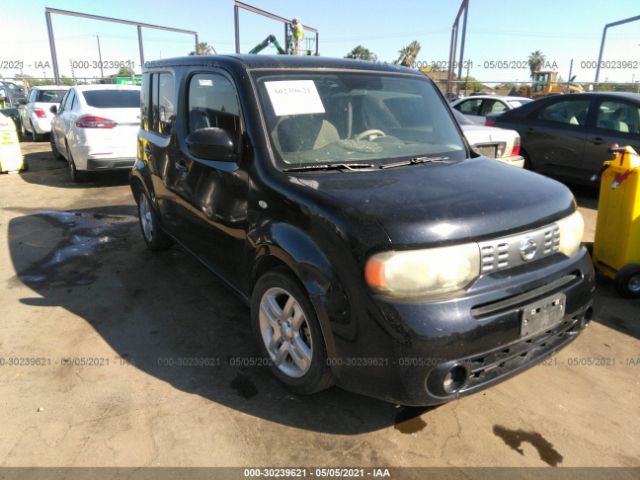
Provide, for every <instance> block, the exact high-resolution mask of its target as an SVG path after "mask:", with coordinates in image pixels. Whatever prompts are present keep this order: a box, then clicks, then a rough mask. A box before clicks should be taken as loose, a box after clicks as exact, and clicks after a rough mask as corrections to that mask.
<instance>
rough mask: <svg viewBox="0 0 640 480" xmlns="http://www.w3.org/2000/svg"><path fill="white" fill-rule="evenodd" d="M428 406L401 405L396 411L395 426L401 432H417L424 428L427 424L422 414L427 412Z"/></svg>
mask: <svg viewBox="0 0 640 480" xmlns="http://www.w3.org/2000/svg"><path fill="white" fill-rule="evenodd" d="M427 410H428V408H423V407H401V408H399V409H398V412H397V413H396V417H395V420H394V423H395V425H394V427H393V428H395V429H396V430H398V431H399V432H400V433H406V434H411V433H417V432H419V431H421V430H423V429H424V428H425V427H426V426H427V422H425V421H424V420H423V419H422V418H420V415H422V414H423V413H424V412H426V411H427Z"/></svg>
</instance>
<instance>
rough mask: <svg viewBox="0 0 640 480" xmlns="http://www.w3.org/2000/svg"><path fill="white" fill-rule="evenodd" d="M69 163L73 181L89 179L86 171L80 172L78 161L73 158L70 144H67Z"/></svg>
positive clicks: (70, 175) (70, 177) (78, 181)
mask: <svg viewBox="0 0 640 480" xmlns="http://www.w3.org/2000/svg"><path fill="white" fill-rule="evenodd" d="M67 163H68V164H69V179H70V180H71V181H72V182H73V183H80V182H84V181H85V180H86V179H87V175H86V172H80V171H78V169H77V168H76V162H75V161H74V160H73V157H72V156H71V151H70V150H69V145H67Z"/></svg>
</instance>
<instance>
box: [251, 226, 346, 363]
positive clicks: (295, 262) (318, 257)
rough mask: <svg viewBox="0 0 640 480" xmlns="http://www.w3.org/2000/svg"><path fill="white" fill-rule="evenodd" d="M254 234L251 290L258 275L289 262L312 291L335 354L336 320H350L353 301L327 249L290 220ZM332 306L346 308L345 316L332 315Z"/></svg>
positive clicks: (311, 297) (333, 307)
mask: <svg viewBox="0 0 640 480" xmlns="http://www.w3.org/2000/svg"><path fill="white" fill-rule="evenodd" d="M250 236H251V237H254V239H255V240H256V241H255V242H251V243H253V244H254V245H256V248H255V250H254V252H255V256H254V258H253V259H252V262H251V269H250V272H251V274H250V275H251V277H250V278H249V279H248V281H249V288H248V291H249V292H251V290H252V289H253V285H254V284H255V282H256V281H257V279H258V277H259V276H260V275H261V274H262V273H263V272H264V271H266V270H267V269H268V268H270V267H272V266H276V265H277V264H284V265H286V267H288V268H289V270H291V272H293V274H294V275H295V276H296V277H297V279H298V280H299V281H300V283H302V285H303V286H304V288H305V290H306V291H307V293H308V294H309V299H310V300H311V303H312V304H313V306H314V308H315V310H316V315H317V317H318V321H319V322H320V328H321V330H322V334H323V335H324V339H325V343H326V347H327V354H328V355H329V356H330V357H332V356H335V355H336V345H335V339H334V333H335V331H336V324H340V323H343V322H348V321H349V302H348V297H347V295H346V293H345V290H344V288H343V285H342V282H341V281H340V279H339V278H338V276H337V275H336V273H335V271H334V269H333V268H332V266H331V265H332V264H331V262H330V260H329V259H328V258H327V256H326V255H325V253H324V252H323V250H322V249H321V248H320V247H319V246H318V245H317V244H316V243H315V242H314V240H313V239H312V238H311V237H310V236H309V235H308V234H307V233H305V232H304V231H302V230H300V229H299V228H297V227H295V226H293V225H291V224H287V223H281V222H277V223H271V224H268V225H264V226H262V228H261V230H260V232H253V235H250ZM249 294H250V293H249ZM328 305H331V308H328ZM329 310H330V311H333V312H336V311H340V312H343V315H341V318H329V315H328V314H327V312H328V311H329ZM341 321H342V322H341Z"/></svg>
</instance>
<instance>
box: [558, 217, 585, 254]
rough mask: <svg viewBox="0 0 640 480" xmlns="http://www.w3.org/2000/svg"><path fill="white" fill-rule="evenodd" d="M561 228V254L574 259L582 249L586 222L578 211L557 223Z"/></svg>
mask: <svg viewBox="0 0 640 480" xmlns="http://www.w3.org/2000/svg"><path fill="white" fill-rule="evenodd" d="M556 224H557V225H558V227H560V252H562V253H564V254H565V255H566V256H567V257H572V256H574V255H575V254H576V253H578V250H579V249H580V245H581V244H582V236H583V235H584V220H583V218H582V215H581V214H580V212H578V211H577V210H576V211H575V212H573V213H572V214H571V215H569V216H568V217H565V218H563V219H562V220H559V221H557V222H556Z"/></svg>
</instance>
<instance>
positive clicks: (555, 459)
mask: <svg viewBox="0 0 640 480" xmlns="http://www.w3.org/2000/svg"><path fill="white" fill-rule="evenodd" d="M493 433H494V434H495V435H497V436H498V437H500V438H501V439H502V440H503V441H504V443H506V444H507V445H509V447H511V449H512V450H515V451H516V452H518V453H519V454H520V455H523V456H524V450H522V448H520V446H521V445H522V444H523V443H524V442H528V443H530V444H531V445H532V446H533V447H534V448H535V449H536V450H538V455H540V459H541V460H542V461H543V462H545V463H546V464H547V465H551V466H552V467H557V466H558V464H560V463H562V460H564V457H563V456H562V455H560V453H559V452H558V451H557V450H556V449H555V448H553V444H552V443H551V442H549V441H548V440H547V439H546V438H544V437H543V436H542V435H540V434H539V433H538V432H526V431H524V430H509V429H508V428H506V427H503V426H501V425H494V426H493Z"/></svg>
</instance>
